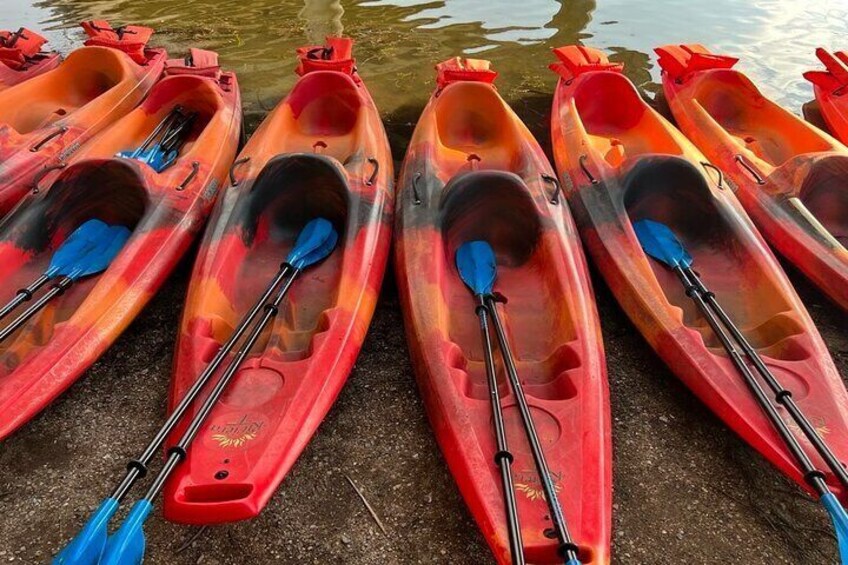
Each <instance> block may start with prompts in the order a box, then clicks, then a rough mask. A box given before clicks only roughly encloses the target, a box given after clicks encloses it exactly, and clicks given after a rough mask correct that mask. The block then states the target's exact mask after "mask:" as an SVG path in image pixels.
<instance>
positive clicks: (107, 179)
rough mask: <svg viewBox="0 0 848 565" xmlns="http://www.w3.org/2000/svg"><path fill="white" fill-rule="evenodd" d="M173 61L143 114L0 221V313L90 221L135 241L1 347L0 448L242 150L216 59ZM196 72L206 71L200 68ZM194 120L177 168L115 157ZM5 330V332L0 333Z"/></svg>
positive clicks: (115, 325)
mask: <svg viewBox="0 0 848 565" xmlns="http://www.w3.org/2000/svg"><path fill="white" fill-rule="evenodd" d="M192 53H193V57H192V59H193V60H194V63H195V65H194V66H191V67H186V66H185V64H184V61H183V59H179V60H175V61H171V62H169V65H168V68H167V70H166V78H164V79H162V80H161V81H160V82H158V83H157V84H156V86H155V87H154V88H153V90H152V91H151V92H150V95H149V96H148V97H147V98H146V99H145V101H144V103H143V104H142V105H141V106H139V107H138V108H136V109H135V110H133V111H131V112H130V113H129V114H128V115H126V116H124V117H123V118H122V119H121V120H119V121H118V122H116V123H115V124H114V125H113V126H111V127H110V128H108V129H106V130H105V131H103V132H102V133H101V134H100V135H98V136H97V137H96V138H95V139H93V140H92V141H91V142H90V143H88V144H87V145H86V147H85V148H84V149H82V150H81V151H80V152H79V153H78V154H77V156H76V157H74V158H73V159H72V161H71V162H70V164H69V165H68V167H67V168H65V169H64V170H62V171H59V172H57V173H52V174H51V175H49V176H48V177H46V178H45V179H44V182H43V185H44V186H43V188H42V190H40V191H38V193H37V194H30V195H28V196H27V197H26V198H25V199H24V200H23V201H22V202H21V205H20V206H18V207H17V208H16V209H15V210H14V211H12V212H11V213H10V214H9V215H8V216H6V218H5V219H4V220H3V221H2V222H0V264H2V265H3V269H4V276H3V278H2V280H0V302H6V300H8V299H11V298H12V297H13V296H14V295H15V293H16V292H17V290H18V289H21V288H24V287H26V286H27V284H28V283H29V282H30V281H32V280H34V279H36V278H38V277H39V275H41V274H42V273H43V272H44V270H45V268H46V266H47V265H48V263H49V262H50V260H51V257H52V255H53V253H54V252H55V251H56V250H57V248H58V247H59V246H60V245H61V244H62V242H63V241H64V240H65V238H66V237H67V236H68V235H69V234H70V233H72V232H73V231H74V230H75V229H76V227H77V226H79V225H81V224H83V223H84V222H86V221H88V220H91V219H99V220H102V221H104V222H106V223H107V224H115V225H123V226H126V227H127V228H129V229H130V230H132V235H131V237H130V239H129V241H128V242H127V243H126V245H125V246H124V248H123V249H122V251H121V252H120V254H119V255H118V256H117V258H116V259H115V260H114V261H113V262H112V263H111V265H110V266H109V268H108V269H107V270H106V271H105V272H104V273H103V274H101V275H99V276H95V277H91V278H89V279H82V280H80V281H79V282H78V283H77V284H75V285H73V286H72V287H70V288H69V289H68V290H67V291H65V293H64V294H63V295H62V296H60V297H59V298H57V299H56V301H55V302H52V303H50V305H48V307H47V308H46V309H45V310H43V311H42V312H41V313H40V314H39V315H37V316H36V317H35V318H33V319H31V320H30V322H29V323H28V324H27V325H25V326H24V327H23V328H21V329H20V330H18V331H17V332H16V333H15V334H12V336H11V337H10V338H9V339H8V340H6V341H4V342H2V343H0V439H2V438H4V437H6V436H8V435H9V434H10V433H12V432H13V431H14V430H15V429H16V428H18V427H19V426H21V425H22V424H24V423H25V422H26V421H27V420H29V419H30V418H31V417H32V416H34V415H35V414H36V413H38V412H39V411H40V410H41V409H42V408H44V407H45V406H46V405H47V404H48V403H50V402H51V401H52V400H53V399H54V398H55V397H56V396H58V395H59V394H60V393H61V392H62V391H64V390H65V389H66V388H67V387H69V386H70V385H71V384H72V383H73V382H74V381H76V380H77V379H78V378H79V377H80V375H82V373H83V372H84V371H85V370H86V369H87V368H88V367H89V366H90V365H91V364H92V363H94V361H95V360H96V359H97V358H98V357H99V356H100V355H101V354H103V352H104V351H106V349H107V348H108V347H109V346H110V345H111V344H112V343H113V342H114V341H115V340H116V339H117V337H118V336H119V335H120V333H121V332H122V331H123V330H124V329H125V328H126V327H127V326H128V325H129V323H130V322H131V321H132V320H133V318H135V316H136V315H137V314H138V313H139V312H140V311H141V309H142V308H143V307H144V305H145V304H146V303H147V302H148V301H149V300H150V298H151V297H152V296H153V295H154V294H155V292H156V291H157V290H158V288H159V287H160V286H161V285H162V283H163V282H164V281H165V279H166V278H167V276H168V275H169V274H170V272H171V271H172V270H173V268H174V267H175V266H176V264H177V262H178V261H179V259H180V258H181V257H182V255H183V254H184V253H185V252H186V251H187V250H188V248H189V246H190V245H191V243H192V241H193V240H194V238H195V236H196V235H197V234H198V233H199V232H200V230H201V229H202V227H203V224H204V222H205V219H206V217H207V215H208V214H209V212H210V210H211V208H212V205H213V203H214V201H215V197H216V195H217V193H218V190H219V187H220V186H221V185H222V184H223V183H224V182H225V180H226V177H227V170H228V167H229V166H230V163H232V161H233V158H234V157H235V154H236V151H237V150H238V142H239V137H240V133H241V98H240V95H239V90H238V84H237V82H236V77H235V75H234V74H233V73H230V72H221V71H220V69H219V68H218V66H217V55H216V54H215V53H210V52H204V51H199V50H192ZM201 62H202V66H201ZM33 80H35V79H33ZM178 106H179V107H180V108H182V109H183V111H185V112H194V113H196V118H195V120H194V122H193V124H192V129H191V130H190V133H189V134H188V137H187V139H186V142H185V144H184V145H183V147H182V150H181V151H180V154H179V156H178V157H177V159H176V161H175V162H174V163H173V164H172V165H171V166H170V167H168V168H167V169H165V170H163V171H162V172H156V171H155V170H154V169H152V168H151V167H149V166H148V165H147V164H145V163H141V162H139V161H138V160H136V159H128V158H121V157H116V156H115V155H116V154H117V153H119V152H122V151H126V150H132V149H135V148H136V147H138V146H139V145H140V144H141V143H142V142H143V140H144V139H145V138H146V137H147V136H148V135H149V134H150V132H151V131H152V130H154V128H155V127H156V126H157V124H159V123H161V122H162V120H163V119H164V118H165V117H166V116H168V115H169V113H170V112H171V111H172V110H174V109H175V108H176V107H178ZM0 326H3V327H5V323H0Z"/></svg>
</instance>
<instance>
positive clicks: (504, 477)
mask: <svg viewBox="0 0 848 565" xmlns="http://www.w3.org/2000/svg"><path fill="white" fill-rule="evenodd" d="M477 298H478V299H479V301H480V302H479V304H478V305H477V317H478V318H479V319H480V333H481V335H482V338H483V354H484V355H485V364H486V378H487V381H488V384H489V399H490V400H491V403H492V415H493V416H494V417H493V421H494V424H495V441H496V442H497V446H498V451H497V452H496V453H495V463H496V464H497V465H498V467H500V470H501V482H502V483H503V490H504V505H505V506H506V521H507V532H508V533H509V550H510V554H511V555H512V562H513V564H515V565H523V564H524V562H525V561H524V544H523V543H522V541H521V523H520V521H519V519H518V503H517V502H516V500H515V486H514V484H513V482H512V460H513V457H512V453H510V451H509V445H508V443H507V439H506V426H505V425H504V417H503V407H502V406H501V395H500V392H499V391H498V379H497V375H496V374H495V358H494V355H493V353H492V338H491V335H490V333H489V322H488V313H489V309H488V308H487V307H486V299H485V298H484V297H483V296H482V295H478V297H477Z"/></svg>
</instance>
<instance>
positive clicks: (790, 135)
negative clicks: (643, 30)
mask: <svg viewBox="0 0 848 565" xmlns="http://www.w3.org/2000/svg"><path fill="white" fill-rule="evenodd" d="M656 51H657V53H658V54H659V64H660V66H661V67H662V68H663V73H662V77H663V91H664V92H665V96H666V98H667V99H668V103H669V107H670V108H671V113H672V114H673V115H674V119H675V120H676V121H677V124H678V125H679V126H680V129H681V130H682V131H683V133H684V134H686V136H688V137H689V139H691V140H692V142H693V143H694V144H695V145H696V146H697V147H698V148H699V149H700V150H701V152H702V153H704V155H706V157H707V158H708V159H709V160H710V161H711V162H712V163H713V164H714V165H715V166H717V167H719V168H720V169H721V170H722V172H723V173H724V174H726V175H727V176H728V178H729V179H731V180H732V181H733V184H734V186H735V188H736V197H737V198H738V199H739V201H740V202H741V203H742V206H744V207H745V210H746V212H748V215H750V216H751V219H752V220H753V221H754V224H756V226H757V228H758V229H759V230H760V232H761V233H762V235H763V237H764V238H765V239H766V241H768V242H769V243H770V244H771V246H772V247H774V249H776V250H777V252H778V253H780V254H781V255H783V256H784V257H785V258H786V259H787V260H788V261H789V263H791V264H792V265H793V266H794V267H796V268H797V269H798V270H800V271H801V272H802V273H803V274H804V275H806V276H807V277H808V278H809V279H810V280H811V281H813V283H814V284H815V285H816V286H818V287H819V288H820V289H821V290H822V291H823V292H824V293H825V294H827V295H828V296H829V297H830V298H831V299H832V300H833V301H834V302H836V304H838V305H839V306H841V307H842V308H843V309H845V310H846V311H848V249H846V247H845V246H846V245H848V148H846V147H845V146H844V145H842V144H841V143H839V142H838V141H836V140H835V139H833V138H832V137H830V136H829V135H827V134H826V133H824V132H822V131H820V130H819V129H817V128H816V127H814V126H812V125H811V124H808V123H807V122H805V121H804V120H803V119H801V118H800V117H799V116H796V115H795V114H792V113H791V112H789V111H787V110H785V109H783V108H781V107H780V106H778V105H777V104H775V103H774V102H772V101H771V100H769V99H767V98H766V97H764V96H763V95H762V93H760V91H759V90H757V87H756V86H754V84H753V83H752V82H751V81H750V79H748V77H747V76H745V75H744V74H743V73H741V72H740V71H737V70H735V69H733V67H734V66H735V64H736V63H737V59H736V58H734V57H728V56H725V55H716V54H714V53H710V52H709V51H708V50H707V49H706V48H705V47H703V46H702V45H681V46H676V45H666V46H664V47H659V48H657V49H656Z"/></svg>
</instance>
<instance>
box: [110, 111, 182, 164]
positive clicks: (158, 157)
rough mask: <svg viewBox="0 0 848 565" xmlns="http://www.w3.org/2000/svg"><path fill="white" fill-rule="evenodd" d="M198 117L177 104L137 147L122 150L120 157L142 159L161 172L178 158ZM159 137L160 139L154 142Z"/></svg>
mask: <svg viewBox="0 0 848 565" xmlns="http://www.w3.org/2000/svg"><path fill="white" fill-rule="evenodd" d="M196 117H197V113H196V112H193V113H191V114H184V113H183V109H182V107H180V106H176V107H175V108H174V109H173V110H171V112H169V113H168V115H167V116H165V118H164V119H163V120H162V121H161V122H159V124H157V126H156V127H155V128H153V131H152V132H151V133H150V135H148V136H147V138H146V139H145V140H144V142H143V143H142V144H141V145H140V146H139V147H138V148H137V149H134V150H132V151H121V152H119V153H118V157H123V158H125V159H135V160H137V161H141V162H142V163H146V164H148V165H150V167H151V168H153V170H154V171H156V172H157V173H161V172H162V171H164V170H165V169H167V168H168V167H170V166H171V165H173V164H174V161H176V160H177V157H178V156H179V153H180V147H181V146H182V144H183V142H184V141H185V135H186V133H188V131H190V129H191V124H192V123H193V122H194V120H195V118H196ZM157 139H159V141H158V142H156V143H154V142H155V141H156V140H157Z"/></svg>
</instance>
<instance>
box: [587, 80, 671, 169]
mask: <svg viewBox="0 0 848 565" xmlns="http://www.w3.org/2000/svg"><path fill="white" fill-rule="evenodd" d="M575 89H576V90H575V95H574V105H575V110H576V111H577V115H578V116H580V119H581V120H582V123H583V127H584V128H585V130H586V133H587V134H588V136H589V140H590V143H591V144H592V146H593V147H594V148H595V149H596V150H597V151H598V152H599V153H601V154H602V155H604V156H605V159H606V160H607V162H608V163H609V164H610V165H612V166H613V167H618V166H619V165H620V164H621V163H622V162H623V161H624V160H625V159H626V158H628V157H634V156H637V155H642V154H645V153H666V154H669V155H679V154H681V152H682V150H681V148H680V145H679V144H678V142H677V141H676V140H675V138H674V136H673V135H672V134H671V132H670V131H669V129H668V128H667V127H666V124H665V122H664V121H663V119H662V118H661V117H660V116H659V115H658V114H657V113H656V112H653V111H651V109H650V107H648V105H647V104H646V103H645V101H644V100H643V99H642V97H641V96H640V95H639V92H638V91H637V90H636V88H635V87H634V86H633V83H632V82H630V80H628V79H627V77H625V76H624V75H622V74H620V73H615V72H594V73H589V74H587V75H584V76H583V77H582V79H581V80H580V82H579V83H577V86H576V87H575Z"/></svg>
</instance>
